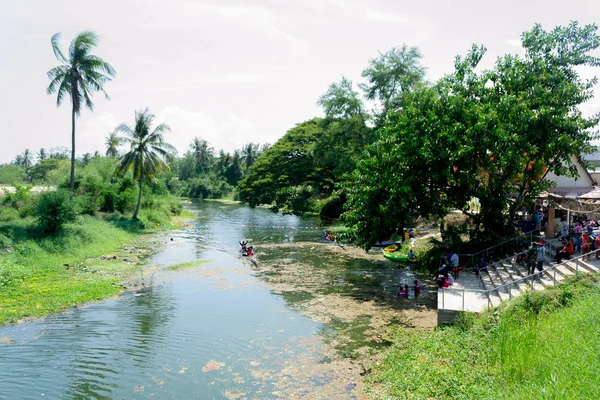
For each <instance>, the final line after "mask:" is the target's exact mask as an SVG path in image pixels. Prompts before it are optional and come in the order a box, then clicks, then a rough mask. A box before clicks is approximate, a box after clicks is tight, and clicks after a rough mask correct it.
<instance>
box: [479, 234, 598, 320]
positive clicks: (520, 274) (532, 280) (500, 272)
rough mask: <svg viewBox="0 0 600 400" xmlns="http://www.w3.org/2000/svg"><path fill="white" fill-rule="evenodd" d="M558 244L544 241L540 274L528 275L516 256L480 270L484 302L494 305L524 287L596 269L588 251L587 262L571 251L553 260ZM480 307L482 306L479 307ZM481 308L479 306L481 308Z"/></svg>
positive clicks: (534, 287) (540, 285) (537, 287)
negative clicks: (542, 266) (555, 261)
mask: <svg viewBox="0 0 600 400" xmlns="http://www.w3.org/2000/svg"><path fill="white" fill-rule="evenodd" d="M559 245H560V242H559V241H558V240H552V241H550V242H548V243H546V244H545V250H546V251H545V260H544V271H543V272H542V274H534V275H529V272H528V270H527V266H526V265H524V264H523V265H521V264H518V263H516V262H515V261H514V260H515V259H516V258H517V255H514V256H511V257H508V258H505V259H503V260H500V261H496V262H493V263H490V264H489V265H488V268H487V271H481V273H480V278H481V282H482V283H483V287H484V288H485V290H486V291H487V296H488V304H491V305H492V306H497V305H499V304H500V303H502V302H503V301H506V300H508V299H510V298H512V297H517V296H520V295H521V294H523V293H525V292H527V291H528V290H543V289H544V288H546V287H549V286H554V285H555V282H556V283H558V282H561V281H563V280H564V279H565V278H567V277H568V276H572V275H575V273H576V272H579V273H591V272H600V261H596V260H595V258H596V254H592V255H591V258H592V260H591V261H587V257H586V260H585V261H584V260H582V259H581V256H580V255H579V254H575V255H574V256H573V257H571V259H570V260H565V261H563V262H561V263H560V264H558V265H557V264H556V263H554V254H555V253H556V249H557V247H558V246H559ZM483 308H484V307H483ZM483 308H482V309H483Z"/></svg>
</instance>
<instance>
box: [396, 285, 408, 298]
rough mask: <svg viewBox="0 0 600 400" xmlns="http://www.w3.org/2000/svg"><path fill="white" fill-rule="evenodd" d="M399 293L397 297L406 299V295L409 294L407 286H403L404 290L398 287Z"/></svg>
mask: <svg viewBox="0 0 600 400" xmlns="http://www.w3.org/2000/svg"><path fill="white" fill-rule="evenodd" d="M400 289H401V290H400V291H399V292H398V297H401V296H404V297H408V294H409V293H410V290H409V289H408V285H404V289H402V286H400Z"/></svg>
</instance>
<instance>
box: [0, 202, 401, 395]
mask: <svg viewBox="0 0 600 400" xmlns="http://www.w3.org/2000/svg"><path fill="white" fill-rule="evenodd" d="M190 211H192V212H194V213H195V214H196V215H197V220H196V221H194V222H193V223H191V224H190V225H189V226H188V227H186V228H184V229H180V230H174V231H169V232H165V233H162V234H161V236H160V241H159V242H160V246H159V248H158V249H157V253H156V254H155V256H153V258H152V259H151V260H150V261H149V264H151V265H153V264H158V265H160V266H161V267H163V268H162V269H160V270H159V272H157V273H155V274H153V275H152V276H150V277H146V278H145V280H144V282H143V284H144V287H141V288H139V289H137V290H133V291H128V292H125V293H124V294H122V295H121V296H119V297H118V298H116V299H112V300H108V301H103V302H98V303H91V304H87V305H84V306H80V307H74V308H72V309H70V310H69V311H68V312H65V313H62V314H57V315H52V316H49V317H47V318H44V319H40V320H35V321H32V322H27V323H22V324H20V325H17V326H7V327H4V328H0V338H5V340H4V341H0V398H1V399H40V398H49V399H55V398H68V399H79V398H81V399H88V398H96V399H104V398H106V399H119V398H124V399H130V398H149V397H154V398H160V399H166V398H173V399H184V398H185V399H188V398H190V399H191V398H198V399H242V398H247V399H256V398H260V399H263V398H264V399H278V398H281V399H288V398H304V397H306V398H340V399H346V398H348V399H350V398H361V397H362V395H361V393H360V390H358V389H359V388H360V382H359V381H358V380H359V374H358V372H360V371H357V370H356V366H353V365H351V364H348V365H345V364H335V363H336V362H340V361H339V360H340V359H342V358H343V357H341V356H340V352H339V351H338V352H337V353H336V351H335V350H333V351H332V348H333V349H335V347H336V346H335V344H336V343H337V345H338V346H337V348H338V349H339V348H340V346H339V345H340V343H339V340H338V341H337V342H336V336H335V335H336V332H339V331H340V330H341V329H340V328H339V322H340V320H339V319H337V320H334V319H332V318H319V317H316V318H315V317H312V318H311V317H310V315H309V314H307V313H302V312H300V311H299V309H298V307H297V306H296V304H297V303H298V302H302V301H306V300H307V298H310V297H311V295H310V293H307V292H306V291H304V292H294V291H285V290H281V289H282V286H281V285H279V286H277V285H275V286H274V285H273V284H272V283H273V282H274V281H272V280H271V277H272V276H273V275H278V274H274V273H273V272H272V271H267V270H262V271H261V270H260V267H257V266H254V265H253V264H251V263H250V262H249V261H248V260H245V259H244V258H243V257H242V256H241V255H240V253H239V251H238V250H239V245H238V240H240V239H241V238H251V243H253V244H255V246H256V249H257V252H258V260H259V265H260V263H261V262H263V261H264V262H266V263H268V261H269V259H271V261H273V260H274V259H277V262H278V263H282V265H292V264H294V263H295V262H299V263H302V265H312V266H314V265H319V263H320V262H321V263H322V262H323V255H322V254H321V251H320V250H319V248H318V247H317V248H314V247H311V248H308V247H307V248H305V250H303V251H300V252H292V251H291V250H289V249H291V248H293V245H292V244H293V243H297V242H302V243H316V242H318V240H319V238H320V236H321V232H322V228H323V226H322V223H321V221H319V220H318V219H317V218H314V217H302V218H300V217H296V216H284V215H281V214H274V213H271V212H270V211H268V210H264V209H251V208H248V207H245V206H240V205H233V204H222V203H218V202H195V203H193V204H192V205H191V206H190ZM171 239H172V240H171ZM331 247H334V246H333V245H331ZM300 257H301V258H302V259H301V260H300V259H299V258H300ZM196 260H205V262H204V263H202V264H199V265H197V266H195V267H193V268H190V269H185V270H172V271H171V270H167V269H165V268H166V267H168V266H172V265H176V264H181V263H185V262H190V261H196ZM351 263H352V265H353V268H354V270H355V271H358V272H360V273H358V272H357V273H356V274H354V275H353V276H360V277H364V276H372V274H367V275H365V269H367V270H368V269H369V268H371V269H376V268H380V269H381V271H384V272H381V271H379V272H377V273H378V274H380V275H377V276H380V277H382V276H384V275H385V276H387V278H386V279H387V280H385V279H383V280H382V279H378V278H377V276H376V277H375V278H374V279H375V282H374V283H373V282H371V284H372V285H374V286H376V288H377V290H379V291H381V288H383V291H385V290H386V288H385V283H384V282H392V281H393V280H395V279H397V277H396V276H395V275H396V274H397V273H398V272H397V268H396V267H395V266H392V267H389V266H390V265H391V263H387V262H386V263H385V264H372V262H371V261H370V260H365V261H361V260H358V261H357V260H353V261H351ZM357 263H358V264H357ZM382 265H384V266H385V268H382V267H381V266H382ZM296 271H297V270H296ZM386 271H387V272H386ZM367 272H368V271H367ZM371 272H373V271H371ZM300 273H301V272H300ZM386 273H387V275H386ZM295 274H296V275H298V272H295ZM357 274H358V275H357ZM381 274H383V275H381ZM280 276H281V274H279V275H278V276H277V278H279V277H280ZM340 279H341V280H343V279H342V278H340V277H331V276H328V278H327V279H326V280H332V281H336V280H338V281H339V280H340ZM361 279H362V278H361ZM348 280H349V279H346V281H348ZM302 281H306V280H305V279H302ZM387 290H388V291H389V292H390V293H391V292H393V291H395V288H392V287H390V288H388V289H387ZM365 312H366V313H368V312H369V311H365ZM307 315H309V316H307ZM334 322H337V323H338V325H336V324H335V323H334ZM362 331H364V329H363V330H361V329H356V330H355V331H352V335H353V336H352V337H354V339H356V335H359V336H360V333H361V332H362ZM354 341H356V340H354ZM358 341H360V340H358ZM379 344H381V342H379ZM342 348H343V346H342ZM336 360H338V361H336ZM343 368H347V369H348V373H345V372H343V371H340V369H343ZM357 377H358V378H357ZM357 386H358V388H357Z"/></svg>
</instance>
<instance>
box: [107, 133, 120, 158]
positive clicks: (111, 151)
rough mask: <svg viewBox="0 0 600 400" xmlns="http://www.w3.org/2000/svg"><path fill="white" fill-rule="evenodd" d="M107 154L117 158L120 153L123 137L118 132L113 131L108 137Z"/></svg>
mask: <svg viewBox="0 0 600 400" xmlns="http://www.w3.org/2000/svg"><path fill="white" fill-rule="evenodd" d="M105 144H106V156H107V157H111V158H116V157H117V156H118V155H119V146H120V145H121V139H120V138H119V136H118V135H117V132H111V133H109V134H108V136H107V137H106V142H105Z"/></svg>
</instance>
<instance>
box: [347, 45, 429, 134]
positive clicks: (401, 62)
mask: <svg viewBox="0 0 600 400" xmlns="http://www.w3.org/2000/svg"><path fill="white" fill-rule="evenodd" d="M421 58H422V56H421V53H420V52H419V49H417V48H416V47H408V46H407V45H403V46H402V47H399V48H398V47H394V48H392V49H391V50H389V51H387V52H385V53H380V54H379V56H378V57H377V58H373V59H371V60H370V62H369V66H368V67H367V68H366V69H364V70H363V72H362V77H363V78H365V79H366V82H365V83H361V84H360V85H359V86H360V88H361V89H362V90H363V92H364V95H365V97H366V98H367V99H369V100H373V101H377V102H378V107H377V109H376V110H374V111H375V125H376V127H381V126H382V125H383V123H384V121H385V119H386V117H387V115H388V113H389V112H390V111H394V110H398V109H399V108H400V107H401V104H402V99H403V97H404V96H405V95H406V94H407V93H409V92H410V91H411V90H413V89H414V88H415V87H418V86H419V85H420V84H421V83H422V81H423V77H424V76H425V68H424V67H423V66H422V65H421ZM342 83H343V81H342ZM346 90H351V87H349V88H347V89H346Z"/></svg>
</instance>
